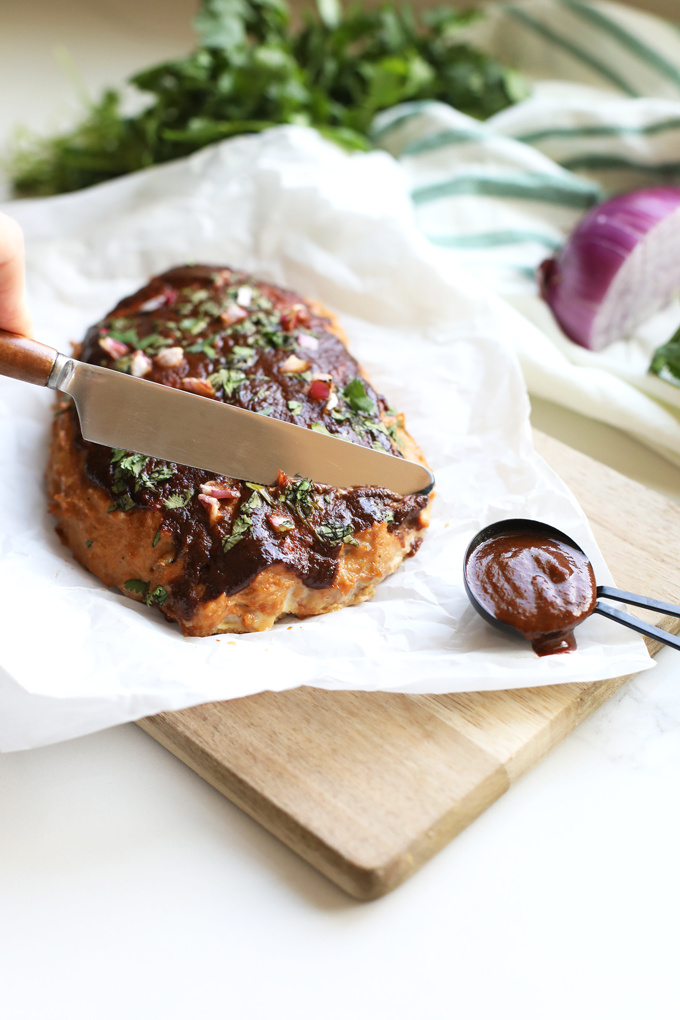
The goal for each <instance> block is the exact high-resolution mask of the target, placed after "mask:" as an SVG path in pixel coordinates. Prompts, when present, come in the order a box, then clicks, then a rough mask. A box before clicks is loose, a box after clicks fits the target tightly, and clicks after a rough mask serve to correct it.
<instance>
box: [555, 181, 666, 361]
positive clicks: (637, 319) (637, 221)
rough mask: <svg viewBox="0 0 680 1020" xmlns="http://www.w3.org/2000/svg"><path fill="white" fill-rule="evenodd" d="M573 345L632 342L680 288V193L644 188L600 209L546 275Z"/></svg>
mask: <svg viewBox="0 0 680 1020" xmlns="http://www.w3.org/2000/svg"><path fill="white" fill-rule="evenodd" d="M539 282H540V285H541V294H542V296H543V297H544V299H545V300H546V301H547V303H548V304H549V305H550V307H551V309H552V312H553V314H554V316H555V318H556V319H557V321H558V323H559V324H560V326H561V327H562V329H563V331H564V332H565V333H566V334H567V336H568V337H570V339H572V340H574V341H575V342H576V343H577V344H580V345H581V346H582V347H588V348H589V349H590V350H593V351H599V350H602V348H603V347H606V346H607V345H608V344H610V343H612V342H613V341H615V340H623V339H626V338H627V337H629V336H631V334H632V333H634V331H635V330H636V329H637V327H638V326H639V325H640V324H641V323H643V322H644V321H645V320H646V319H648V318H649V317H650V316H651V315H653V314H654V313H655V312H658V311H659V310H660V309H661V308H663V307H664V305H666V304H668V302H669V301H670V299H671V297H672V296H673V293H674V291H676V290H677V289H678V288H679V287H680V188H670V187H669V188H665V187H663V188H662V187H660V188H643V189H642V190H640V191H632V192H630V193H629V194H627V195H617V196H616V197H615V198H611V199H609V201H607V202H603V203H602V204H601V205H597V206H595V207H594V208H593V209H591V210H590V212H588V213H587V214H586V215H585V216H584V217H583V219H582V220H581V221H580V223H579V224H578V226H577V227H576V229H575V230H574V232H573V233H572V235H571V237H570V238H569V240H568V241H567V243H566V244H565V246H564V248H562V250H561V251H560V252H559V253H558V254H557V256H556V257H555V258H554V259H547V260H546V261H545V262H543V264H542V265H541V267H540V269H539Z"/></svg>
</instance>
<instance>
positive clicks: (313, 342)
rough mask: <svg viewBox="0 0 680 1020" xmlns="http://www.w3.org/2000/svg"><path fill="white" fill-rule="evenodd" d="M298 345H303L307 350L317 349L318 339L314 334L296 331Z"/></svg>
mask: <svg viewBox="0 0 680 1020" xmlns="http://www.w3.org/2000/svg"><path fill="white" fill-rule="evenodd" d="M297 344H298V347H304V348H305V349H306V350H308V351H318V349H319V341H318V340H317V339H316V337H315V336H309V334H308V333H298V335H297Z"/></svg>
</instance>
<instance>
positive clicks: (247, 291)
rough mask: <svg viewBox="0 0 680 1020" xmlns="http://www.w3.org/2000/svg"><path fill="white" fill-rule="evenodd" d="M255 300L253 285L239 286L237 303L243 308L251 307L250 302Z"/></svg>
mask: <svg viewBox="0 0 680 1020" xmlns="http://www.w3.org/2000/svg"><path fill="white" fill-rule="evenodd" d="M252 300H253V288H252V287H239V289H238V291H237V292H236V304H237V305H240V306H241V308H249V307H250V302H251V301H252Z"/></svg>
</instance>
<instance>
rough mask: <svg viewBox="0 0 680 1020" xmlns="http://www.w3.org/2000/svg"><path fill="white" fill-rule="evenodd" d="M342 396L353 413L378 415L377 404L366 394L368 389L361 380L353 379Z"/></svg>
mask: <svg viewBox="0 0 680 1020" xmlns="http://www.w3.org/2000/svg"><path fill="white" fill-rule="evenodd" d="M342 395H343V397H344V398H345V400H346V401H347V403H348V404H349V406H350V407H351V408H352V410H353V411H362V412H363V413H364V414H376V413H377V411H378V408H377V407H376V405H375V402H374V401H373V400H371V398H370V397H369V396H368V395H367V393H366V387H365V385H364V383H363V382H362V380H361V379H352V381H351V383H348V384H347V386H345V388H344V390H343V391H342Z"/></svg>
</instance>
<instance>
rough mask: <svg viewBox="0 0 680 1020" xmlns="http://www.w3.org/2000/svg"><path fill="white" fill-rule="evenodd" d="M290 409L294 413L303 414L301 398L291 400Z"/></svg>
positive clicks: (289, 402)
mask: <svg viewBox="0 0 680 1020" xmlns="http://www.w3.org/2000/svg"><path fill="white" fill-rule="evenodd" d="M288 410H289V411H290V413H291V414H294V415H298V414H302V403H301V402H300V401H299V400H289V401H288Z"/></svg>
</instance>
